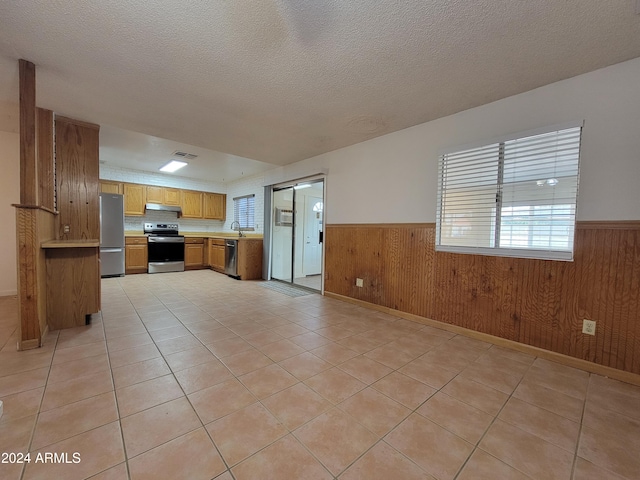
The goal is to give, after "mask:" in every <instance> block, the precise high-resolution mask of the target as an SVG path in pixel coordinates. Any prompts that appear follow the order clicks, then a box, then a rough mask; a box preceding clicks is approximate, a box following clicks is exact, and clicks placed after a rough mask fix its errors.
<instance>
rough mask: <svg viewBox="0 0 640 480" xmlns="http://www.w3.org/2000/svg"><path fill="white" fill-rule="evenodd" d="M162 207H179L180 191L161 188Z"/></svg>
mask: <svg viewBox="0 0 640 480" xmlns="http://www.w3.org/2000/svg"><path fill="white" fill-rule="evenodd" d="M162 190H163V196H164V198H163V200H162V202H161V203H162V204H163V205H175V206H177V207H179V206H180V190H179V189H177V188H168V187H163V189H162Z"/></svg>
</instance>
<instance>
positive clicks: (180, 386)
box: [123, 307, 235, 478]
mask: <svg viewBox="0 0 640 480" xmlns="http://www.w3.org/2000/svg"><path fill="white" fill-rule="evenodd" d="M134 308H135V307H134ZM136 312H137V310H136ZM172 315H173V313H172ZM174 317H175V315H174ZM175 318H176V319H177V320H178V321H179V322H180V324H181V325H183V326H185V325H184V323H182V321H181V320H180V319H178V317H175ZM140 320H141V321H142V317H140ZM142 324H143V325H144V328H145V330H147V334H148V335H149V337H150V338H151V341H152V342H153V344H154V346H155V347H156V348H157V349H158V352H160V356H161V357H162V359H163V360H164V362H165V363H166V362H167V360H166V357H165V355H164V353H162V350H160V349H159V348H158V345H157V343H156V341H155V339H154V338H153V337H152V336H151V334H150V333H149V330H148V328H147V325H146V324H145V323H144V321H142ZM185 327H186V326H185ZM194 338H197V337H195V336H194ZM197 340H198V341H199V342H200V343H201V344H202V346H203V347H204V348H207V347H206V345H204V344H203V343H202V342H201V341H200V339H199V338H197ZM207 350H209V349H208V348H207ZM174 353H179V352H174ZM211 354H212V355H213V356H214V357H215V355H214V354H213V352H211ZM216 359H217V357H216ZM217 360H218V361H220V359H217ZM220 363H222V362H220ZM223 365H224V364H223ZM167 366H168V367H169V365H168V364H167ZM224 367H225V368H227V366H226V365H224ZM189 368H191V367H189ZM169 370H170V371H171V376H172V377H173V379H174V380H175V382H176V384H177V385H178V387H179V388H180V390H181V391H182V394H183V395H184V398H185V399H186V400H187V402H188V403H189V406H190V407H191V409H192V410H193V412H194V413H195V414H196V417H197V418H198V421H199V422H200V427H198V428H197V429H194V430H191V431H189V432H186V433H184V434H183V435H179V436H178V437H175V438H172V439H171V440H168V441H167V442H164V443H163V444H162V445H164V444H165V443H169V442H171V441H173V440H175V439H176V438H179V437H181V436H184V435H186V434H188V433H191V432H192V431H195V430H198V429H200V428H203V429H204V431H205V432H206V434H207V437H209V439H210V440H211V443H212V444H213V447H214V448H215V449H216V452H217V453H218V455H219V456H220V459H221V460H222V463H223V464H224V466H225V467H226V471H229V473H230V474H231V467H229V465H228V464H227V460H226V459H225V458H224V456H223V455H222V452H221V451H220V448H219V447H218V445H217V444H216V442H215V441H214V440H213V438H212V437H211V434H210V432H209V430H208V429H207V428H206V426H205V424H204V422H203V421H202V419H201V418H200V415H198V412H197V410H196V409H195V407H194V405H193V403H192V402H191V399H190V398H189V395H187V392H186V391H185V390H184V388H183V386H182V384H181V383H180V382H179V381H178V379H177V378H176V376H175V371H174V370H173V369H172V368H171V367H169ZM227 370H229V369H228V368H227ZM229 372H230V373H231V374H232V375H233V372H231V371H229ZM156 378H157V377H156ZM234 378H235V377H234ZM139 383H141V382H139ZM198 391H199V390H198ZM191 393H195V392H191ZM174 400H175V399H174ZM170 401H173V400H170ZM164 403H167V402H164ZM155 406H157V405H155ZM155 406H154V407H155ZM154 407H150V408H154ZM146 410H148V409H146ZM143 411H144V410H143ZM137 413H139V412H137ZM123 442H124V437H123ZM159 446H160V445H156V446H154V447H153V448H158V447H159ZM150 450H152V449H150ZM150 450H147V451H150ZM143 453H145V452H142V453H140V454H139V455H142V454H143ZM136 456H138V455H136ZM126 458H127V459H128V456H127V457H126ZM134 458H135V457H134ZM128 468H129V467H128V460H127V469H128ZM222 473H224V472H222ZM222 473H221V474H222ZM221 474H220V475H221ZM231 475H232V476H233V474H231ZM218 476H219V475H218ZM234 478H235V477H234Z"/></svg>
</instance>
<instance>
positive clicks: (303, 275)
mask: <svg viewBox="0 0 640 480" xmlns="http://www.w3.org/2000/svg"><path fill="white" fill-rule="evenodd" d="M271 207H272V213H273V214H272V217H271V218H272V221H271V269H270V270H271V274H270V279H273V280H280V281H282V282H287V283H290V284H293V285H296V286H300V287H304V288H310V289H312V290H316V291H322V268H323V254H324V251H323V235H324V179H323V178H322V179H313V180H308V181H306V180H305V181H299V182H295V183H289V184H286V185H279V186H275V187H273V196H272V201H271Z"/></svg>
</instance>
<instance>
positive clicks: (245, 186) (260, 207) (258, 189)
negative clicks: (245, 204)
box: [223, 175, 264, 234]
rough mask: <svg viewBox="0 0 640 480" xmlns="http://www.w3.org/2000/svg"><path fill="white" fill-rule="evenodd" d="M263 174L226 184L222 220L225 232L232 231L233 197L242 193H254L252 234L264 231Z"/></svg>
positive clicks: (240, 195) (242, 194)
mask: <svg viewBox="0 0 640 480" xmlns="http://www.w3.org/2000/svg"><path fill="white" fill-rule="evenodd" d="M263 185H264V176H263V175H253V176H251V177H247V178H242V179H240V180H236V181H235V182H230V183H228V184H227V218H226V221H225V222H224V230H223V231H225V232H232V231H233V230H231V223H232V222H233V199H234V197H242V196H244V195H251V194H254V195H255V217H254V218H255V220H256V225H255V230H254V231H253V232H249V233H252V234H257V233H260V234H261V233H262V232H264V186H263Z"/></svg>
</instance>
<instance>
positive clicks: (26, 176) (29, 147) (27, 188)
mask: <svg viewBox="0 0 640 480" xmlns="http://www.w3.org/2000/svg"><path fill="white" fill-rule="evenodd" d="M18 68H19V71H20V203H27V204H33V205H35V204H37V203H38V192H37V170H36V66H35V65H34V64H33V63H31V62H28V61H26V60H23V59H20V60H18Z"/></svg>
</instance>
